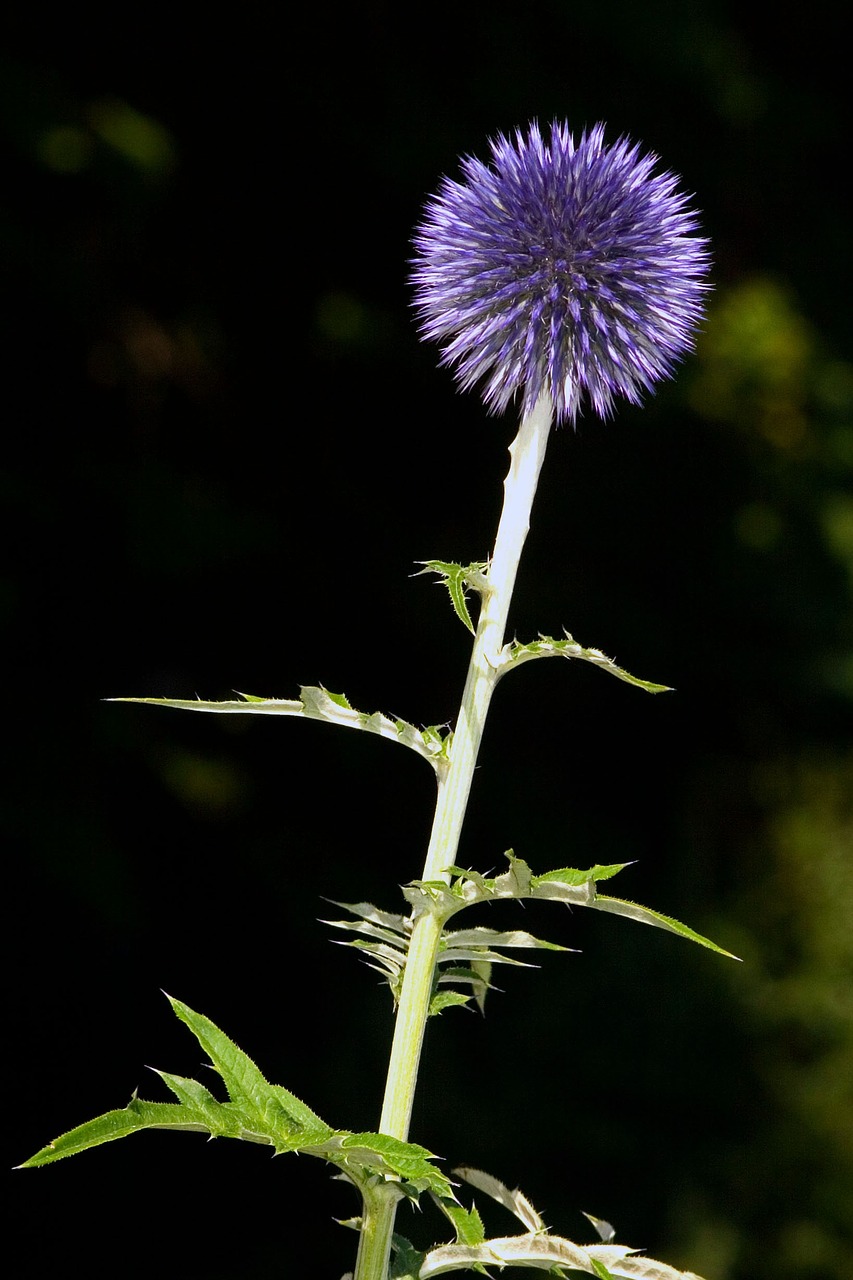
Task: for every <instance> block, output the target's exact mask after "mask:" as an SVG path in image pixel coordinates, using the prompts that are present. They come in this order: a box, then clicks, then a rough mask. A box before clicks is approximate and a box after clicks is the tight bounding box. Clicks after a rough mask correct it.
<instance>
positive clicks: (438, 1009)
mask: <svg viewBox="0 0 853 1280" xmlns="http://www.w3.org/2000/svg"><path fill="white" fill-rule="evenodd" d="M471 999H472V997H471V996H466V995H464V994H463V993H462V992H461V991H436V993H435V995H434V996H433V998H432V999H431V1000H430V1002H429V1016H430V1017H431V1018H437V1017H438V1015H439V1014H440V1013H443V1012H444V1010H445V1009H450V1008H452V1007H453V1006H454V1005H465V1004H468V1003H470V1001H471Z"/></svg>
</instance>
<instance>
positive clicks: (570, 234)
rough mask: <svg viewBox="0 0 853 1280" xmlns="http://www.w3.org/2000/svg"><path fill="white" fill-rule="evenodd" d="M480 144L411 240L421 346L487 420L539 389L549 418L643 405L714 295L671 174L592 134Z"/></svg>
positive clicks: (531, 135)
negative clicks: (479, 396) (588, 408)
mask: <svg viewBox="0 0 853 1280" xmlns="http://www.w3.org/2000/svg"><path fill="white" fill-rule="evenodd" d="M491 149H492V160H491V164H490V165H489V164H483V163H482V162H481V161H479V160H476V159H474V158H473V157H471V156H468V157H465V158H464V159H463V160H462V162H461V163H462V175H463V181H461V182H454V181H451V180H450V179H449V178H445V179H443V180H442V184H441V188H440V190H439V192H438V195H437V196H435V197H434V198H433V199H431V200H430V201H429V202H428V204H427V205H426V208H425V211H424V216H423V219H422V221H421V223H420V225H419V227H418V228H417V229H416V231H415V236H414V246H415V258H414V260H413V261H414V266H413V270H412V281H413V283H414V285H415V305H416V307H417V310H418V314H419V319H420V331H421V335H422V336H423V337H424V338H430V339H435V340H437V341H438V342H439V343H440V344H441V347H442V363H443V364H448V365H450V366H452V368H453V371H454V374H455V377H456V379H457V381H458V382H459V384H460V386H461V387H463V388H468V387H471V386H473V385H474V384H475V383H482V393H483V398H484V400H485V402H486V405H487V406H488V408H489V409H490V410H493V411H500V410H502V409H505V408H506V406H507V404H508V403H509V401H510V400H511V399H513V398H514V397H515V396H516V395H520V397H521V408H522V412H523V413H525V414H526V413H529V412H530V411H531V409H532V408H533V406H534V404H535V403H536V401H537V400H538V399H539V397H540V395H541V394H542V393H543V392H546V391H547V392H548V393H549V394H550V397H551V400H552V402H553V405H554V411H555V414H556V417H557V420H558V421H560V420H564V419H567V418H570V419H571V420H572V421H574V419H575V418H576V417H577V414H578V411H579V409H580V408H581V406H582V404H583V403H584V401H585V400H589V401H590V402H591V404H592V406H593V408H594V409H595V411H596V412H597V413H598V414H599V415H600V416H601V417H603V418H604V417H607V416H608V415H609V414H610V413H611V412H612V410H613V401H614V399H615V398H616V397H617V396H625V397H626V399H628V400H630V401H631V402H632V403H635V404H636V403H638V402H639V401H640V399H641V398H642V394H643V392H644V391H646V390H649V389H651V387H652V386H653V384H654V383H655V382H657V381H659V380H660V379H661V378H665V377H668V376H670V374H671V373H672V369H673V366H674V364H675V362H676V360H677V359H678V358H679V357H680V356H681V355H683V354H684V352H685V351H687V350H689V349H690V347H691V346H692V344H693V334H694V331H695V328H696V325H697V324H698V323H699V321H700V319H701V317H702V312H703V299H704V296H705V293H706V291H707V289H708V287H709V286H708V285H707V283H706V282H705V277H706V275H707V271H708V265H709V262H708V250H707V241H706V240H705V239H703V238H701V237H700V236H697V235H695V234H694V232H695V231H696V229H697V218H696V215H695V214H694V213H693V212H692V211H691V210H690V209H689V208H688V205H687V201H688V197H687V196H686V195H684V194H682V193H681V192H680V191H679V190H678V179H677V178H676V177H674V176H673V174H671V173H667V172H662V173H660V172H655V168H656V165H657V163H658V162H657V157H656V156H654V155H652V154H649V155H641V154H640V150H639V147H638V146H636V145H634V144H632V143H631V142H630V141H629V140H628V139H627V138H619V139H618V140H617V141H616V142H615V143H613V145H612V146H606V145H605V143H604V126H603V125H601V124H597V125H596V126H595V127H594V128H593V129H591V130H589V132H584V133H583V134H582V135H581V138H580V141H579V142H578V143H575V140H574V138H573V137H572V134H571V133H570V132H569V128H568V125H567V124H560V123H558V122H556V121H555V122H554V123H553V124H552V125H551V134H550V138H549V140H548V142H546V141H545V140H544V139H543V137H542V135H541V133H540V131H539V127H538V125H536V124H532V125H531V126H530V128H529V129H528V132H527V135H526V136H525V135H524V134H522V133H521V132H520V131H518V132H517V133H516V135H515V140H514V141H513V140H510V139H509V138H506V137H504V136H503V135H502V134H500V135H498V137H497V139H496V140H495V141H494V142H492V143H491Z"/></svg>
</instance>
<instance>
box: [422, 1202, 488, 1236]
mask: <svg viewBox="0 0 853 1280" xmlns="http://www.w3.org/2000/svg"><path fill="white" fill-rule="evenodd" d="M433 1199H434V1200H435V1203H436V1204H437V1205H438V1207H439V1209H440V1210H441V1212H442V1213H443V1214H444V1216H445V1217H446V1218H447V1219H449V1221H450V1222H451V1223H452V1224H453V1229H454V1231H455V1232H456V1243H457V1244H481V1243H482V1242H483V1240H485V1238H486V1233H485V1231H484V1229H483V1219H482V1218H481V1217H480V1215H479V1213H478V1212H477V1208H476V1206H475V1205H472V1206H471V1208H470V1209H466V1208H464V1207H463V1205H461V1204H458V1203H457V1202H456V1201H455V1200H441V1199H440V1198H439V1197H438V1196H433Z"/></svg>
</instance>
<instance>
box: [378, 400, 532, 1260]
mask: <svg viewBox="0 0 853 1280" xmlns="http://www.w3.org/2000/svg"><path fill="white" fill-rule="evenodd" d="M552 417H553V407H552V404H551V400H550V397H549V396H548V395H547V393H544V394H543V395H542V396H541V397H540V399H539V400H538V402H537V404H536V405H535V407H534V408H533V410H532V411H531V413H529V414H528V415H527V417H525V418H524V419H522V422H521V426H520V427H519V430H518V435H517V436H516V438H515V440H514V441H513V443H512V444H511V445H510V450H509V452H510V457H511V462H510V468H509V471H508V473H507V477H506V480H505V481H504V503H503V510H502V512H501V518H500V523H499V525H498V532H497V536H496V538H495V546H494V551H493V554H492V558H491V561H490V564H489V570H488V574H487V588H486V591H485V594H484V599H483V602H482V607H481V609H480V617H479V621H478V625H477V632H476V635H475V637H474V647H473V650H472V653H471V662H470V665H469V667H468V677H467V679H466V681H465V689H464V692H463V694H462V704H461V706H460V709H459V718H458V721H457V725H456V728H455V731H454V735H453V744H452V746H451V750H450V764H449V767H448V769H447V771H446V773H445V774H444V776H443V778H442V779H441V781H440V783H439V789H438V797H437V800H436V808H435V817H434V819H433V825H432V832H431V834H430V841H429V847H428V849H427V855H426V861H425V863H424V869H423V873H422V877H421V878H422V879H424V880H444V881H445V882H449V880H450V877H449V875H448V873H447V871H446V868H447V867H449V866H452V865H453V864H454V863H455V861H456V851H457V848H458V846H459V837H460V834H461V831H462V823H463V820H464V817H465V809H466V807H467V804H468V796H469V793H470V791H471V782H472V779H473V777H474V768H475V766H476V763H477V755H478V752H479V749H480V742H481V740H482V737H483V729H484V727H485V723H486V716H487V714H488V710H489V703H490V701H491V697H492V693H493V691H494V687H495V684H496V683H497V679H498V659H499V655H500V652H501V648H502V646H503V642H504V632H505V630H506V623H507V616H508V614H509V606H510V601H511V599H512V592H513V587H514V586H515V578H516V573H517V571H518V564H519V560H520V559H521V552H522V548H523V547H524V542H525V539H526V537H527V532H528V530H529V528H530V511H531V507H532V505H533V498H534V495H535V493H536V485H537V483H538V480H539V472H540V470H541V468H542V463H543V460H544V458H545V448H546V446H547V443H548V434H549V432H550V429H551V422H552ZM441 929H442V925H441V921H440V920H438V919H437V917H436V916H435V915H433V914H432V913H431V912H429V911H427V912H424V913H423V914H422V915H420V916H418V917H417V919H416V920H415V922H414V925H413V929H412V937H411V941H410V943H409V951H408V958H407V961H406V968H405V973H404V975H403V985H402V990H401V993H400V1003H399V1007H398V1010H397V1018H396V1023H395V1027H394V1039H393V1044H392V1046H391V1058H390V1062H389V1066H388V1078H387V1082H386V1086H385V1099H384V1103H383V1107H382V1118H381V1120H380V1123H379V1130H380V1132H381V1133H386V1134H389V1135H390V1136H392V1137H394V1138H400V1139H402V1140H404V1141H405V1140H406V1139H407V1137H408V1133H409V1122H410V1119H411V1114H412V1103H413V1101H414V1094H415V1086H416V1083H417V1075H418V1065H419V1063H420V1056H421V1047H422V1045H423V1038H424V1030H425V1027H426V1021H427V1017H428V1014H429V1005H430V999H431V997H432V988H433V979H434V974H435V964H436V958H437V955H438V946H439V940H440V937H441ZM368 1198H369V1197H368ZM396 1207H397V1206H396V1200H390V1199H381V1200H372V1199H371V1203H370V1204H369V1205H368V1204H367V1203H366V1204H365V1214H364V1218H363V1226H362V1238H361V1241H360V1245H359V1253H358V1261H357V1263H356V1271H355V1280H386V1277H387V1274H388V1259H389V1257H390V1250H391V1234H392V1231H393V1227H394V1217H395V1213H396Z"/></svg>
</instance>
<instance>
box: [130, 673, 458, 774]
mask: <svg viewBox="0 0 853 1280" xmlns="http://www.w3.org/2000/svg"><path fill="white" fill-rule="evenodd" d="M300 694H301V697H300V698H298V699H295V698H259V697H257V696H256V695H255V694H249V693H241V694H240V695H239V697H238V698H236V699H233V700H226V701H222V702H204V701H202V700H201V699H198V698H108V699H107V701H108V702H138V703H143V704H145V705H148V706H154V707H172V708H174V709H175V710H178V711H210V712H216V713H218V714H220V715H269V716H301V717H302V718H303V719H307V720H320V721H322V722H323V723H324V724H336V725H341V726H343V727H344V728H347V729H361V730H363V731H365V732H367V733H375V734H377V735H378V736H379V737H381V738H387V739H388V740H389V741H390V742H399V743H401V744H402V745H403V746H406V747H409V748H410V749H411V750H412V751H415V752H417V754H418V755H419V756H421V757H422V758H423V759H424V760H427V761H429V763H430V764H431V765H432V766H433V768H434V769H435V770H436V772H437V773H438V774H442V773H443V772H444V770H445V768H446V766H447V758H448V757H447V752H448V747H449V742H450V735H449V734H444V733H442V729H441V726H437V725H431V726H430V727H429V728H428V729H425V730H420V729H417V728H416V727H415V726H414V725H413V724H409V723H408V722H407V721H406V720H396V719H394V718H392V717H390V716H386V715H383V714H382V713H381V712H379V711H376V712H373V713H371V714H366V713H364V712H361V711H356V710H355V708H354V707H352V706H351V705H350V702H349V700H348V699H347V697H346V696H345V695H344V694H342V693H331V692H330V691H329V690H328V689H324V688H322V686H313V685H303V686H302V688H301V690H300Z"/></svg>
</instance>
